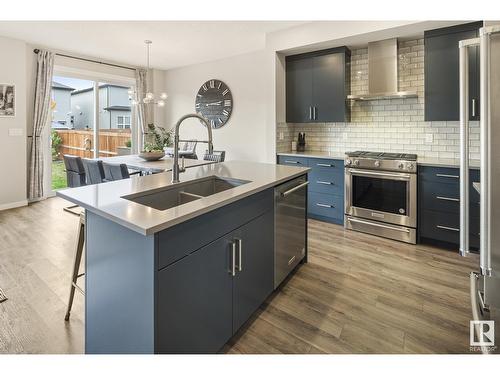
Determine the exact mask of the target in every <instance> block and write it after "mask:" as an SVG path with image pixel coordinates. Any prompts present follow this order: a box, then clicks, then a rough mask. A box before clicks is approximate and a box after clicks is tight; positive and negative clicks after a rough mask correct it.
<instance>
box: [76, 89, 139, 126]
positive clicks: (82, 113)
mask: <svg viewBox="0 0 500 375" xmlns="http://www.w3.org/2000/svg"><path fill="white" fill-rule="evenodd" d="M128 90H129V88H128V87H124V86H117V85H110V84H103V85H101V86H99V128H100V129H130V125H131V108H130V101H129V97H128ZM93 103H94V90H93V88H88V89H82V90H76V91H73V92H71V113H72V115H73V119H74V128H75V129H85V128H92V127H93V122H94V121H93V111H94V104H93Z"/></svg>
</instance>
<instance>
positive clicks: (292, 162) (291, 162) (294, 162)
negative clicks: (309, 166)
mask: <svg viewBox="0 0 500 375" xmlns="http://www.w3.org/2000/svg"><path fill="white" fill-rule="evenodd" d="M285 163H288V164H300V162H298V161H296V160H285Z"/></svg>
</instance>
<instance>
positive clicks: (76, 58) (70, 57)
mask: <svg viewBox="0 0 500 375" xmlns="http://www.w3.org/2000/svg"><path fill="white" fill-rule="evenodd" d="M33 52H34V53H36V54H37V55H38V53H39V52H40V50H39V49H38V48H35V49H34V50H33ZM56 55H57V56H61V57H67V58H68V59H75V60H82V61H87V62H91V63H95V64H101V65H108V66H113V67H115V68H122V69H128V70H134V71H135V68H131V67H129V66H123V65H117V64H110V63H106V62H102V61H97V60H91V59H84V58H82V57H76V56H70V55H65V54H62V53H56Z"/></svg>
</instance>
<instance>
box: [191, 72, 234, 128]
mask: <svg viewBox="0 0 500 375" xmlns="http://www.w3.org/2000/svg"><path fill="white" fill-rule="evenodd" d="M195 108H196V113H197V114H199V115H201V116H203V117H205V118H206V119H207V120H208V123H209V124H210V125H211V126H212V128H214V129H217V128H220V127H222V126H224V125H225V124H226V122H227V121H228V120H229V117H231V112H232V111H233V96H232V95H231V91H230V90H229V87H227V85H226V84H225V83H224V82H222V81H219V80H217V79H211V80H209V81H207V82H205V83H204V84H203V85H202V86H201V87H200V89H199V90H198V94H197V95H196V100H195Z"/></svg>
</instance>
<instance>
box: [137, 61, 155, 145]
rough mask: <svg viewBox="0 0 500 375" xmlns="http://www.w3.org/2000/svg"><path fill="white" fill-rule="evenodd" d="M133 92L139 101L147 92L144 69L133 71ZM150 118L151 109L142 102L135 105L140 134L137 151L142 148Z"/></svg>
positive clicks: (146, 73)
mask: <svg viewBox="0 0 500 375" xmlns="http://www.w3.org/2000/svg"><path fill="white" fill-rule="evenodd" d="M135 91H136V95H137V99H138V100H140V99H141V98H144V97H145V96H146V93H147V92H148V72H147V70H145V69H136V70H135ZM151 118H152V114H151V108H150V106H148V105H147V104H145V103H144V102H142V101H140V102H138V103H137V123H138V128H139V130H140V132H141V137H140V142H141V144H140V145H139V150H141V149H142V148H143V147H144V140H145V137H146V135H147V134H148V127H147V125H148V124H149V122H150V119H151Z"/></svg>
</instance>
